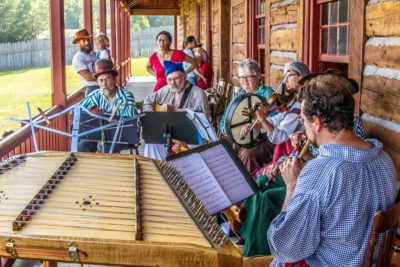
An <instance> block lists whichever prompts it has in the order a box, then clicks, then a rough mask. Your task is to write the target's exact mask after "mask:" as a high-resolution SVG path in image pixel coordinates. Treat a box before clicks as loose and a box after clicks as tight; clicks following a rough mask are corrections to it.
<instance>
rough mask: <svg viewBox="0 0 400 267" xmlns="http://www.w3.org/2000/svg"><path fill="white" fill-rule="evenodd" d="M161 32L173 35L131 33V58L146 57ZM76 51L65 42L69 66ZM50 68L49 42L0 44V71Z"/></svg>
mask: <svg viewBox="0 0 400 267" xmlns="http://www.w3.org/2000/svg"><path fill="white" fill-rule="evenodd" d="M162 30H166V31H169V32H171V34H173V30H174V27H173V26H166V27H158V28H148V29H145V30H141V31H132V33H131V56H132V57H140V56H146V57H148V56H149V55H150V54H151V53H153V52H154V51H155V49H156V40H155V39H156V36H157V33H159V32H160V31H162ZM77 51H78V46H77V45H73V44H72V43H71V40H66V41H65V60H66V63H67V64H71V61H72V57H73V56H74V54H75V53H76V52H77ZM46 66H50V41H49V40H31V41H26V42H18V43H3V44H0V70H16V69H25V68H31V67H46Z"/></svg>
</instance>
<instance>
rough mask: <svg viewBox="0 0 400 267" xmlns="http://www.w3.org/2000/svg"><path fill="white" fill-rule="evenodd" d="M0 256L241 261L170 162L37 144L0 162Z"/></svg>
mask: <svg viewBox="0 0 400 267" xmlns="http://www.w3.org/2000/svg"><path fill="white" fill-rule="evenodd" d="M0 256H1V257H8V258H27V259H41V260H49V261H62V262H80V263H91V264H110V265H130V266H241V265H242V256H241V253H240V252H239V251H238V250H237V249H236V247H235V246H234V245H233V243H232V242H231V241H230V240H229V239H228V238H227V237H226V235H225V234H224V233H223V232H222V230H221V229H220V228H219V226H218V224H217V222H216V219H215V217H213V216H210V215H209V214H208V213H207V212H206V209H205V207H204V206H203V205H202V204H201V202H200V201H199V199H198V198H197V196H196V195H195V194H194V193H193V191H192V190H191V189H190V188H189V186H188V185H187V184H186V182H185V181H184V180H183V179H182V177H181V176H180V174H179V173H178V172H177V171H176V169H175V168H174V167H173V165H171V164H170V163H167V162H156V161H153V160H150V159H147V158H144V157H140V156H134V155H107V154H86V153H64V152H43V153H35V154H30V155H24V156H17V157H14V158H11V159H9V160H7V161H4V162H2V163H0Z"/></svg>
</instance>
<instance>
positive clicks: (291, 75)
mask: <svg viewBox="0 0 400 267" xmlns="http://www.w3.org/2000/svg"><path fill="white" fill-rule="evenodd" d="M293 76H300V75H299V74H297V73H291V74H288V75H286V80H288V81H290V80H292V78H291V77H293Z"/></svg>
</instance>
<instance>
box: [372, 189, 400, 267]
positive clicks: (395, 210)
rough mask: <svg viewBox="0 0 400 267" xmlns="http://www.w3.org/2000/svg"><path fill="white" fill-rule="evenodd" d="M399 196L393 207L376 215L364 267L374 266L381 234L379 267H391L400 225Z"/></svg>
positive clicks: (377, 264)
mask: <svg viewBox="0 0 400 267" xmlns="http://www.w3.org/2000/svg"><path fill="white" fill-rule="evenodd" d="M399 196H400V194H399V195H398V196H397V201H396V203H397V204H395V205H394V206H393V207H391V208H389V209H387V210H385V211H378V212H377V213H375V216H374V222H373V224H372V234H371V237H370V240H369V244H368V249H367V253H366V254H365V261H364V267H369V266H372V263H373V258H374V254H375V250H376V243H377V241H378V240H379V235H380V234H381V241H380V245H379V248H378V249H379V254H378V261H377V263H376V266H377V267H380V266H390V261H391V259H392V254H393V245H394V241H395V238H396V231H397V227H398V226H399V223H400V202H399Z"/></svg>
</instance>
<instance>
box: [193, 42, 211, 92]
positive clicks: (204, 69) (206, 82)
mask: <svg viewBox="0 0 400 267" xmlns="http://www.w3.org/2000/svg"><path fill="white" fill-rule="evenodd" d="M193 51H194V56H195V57H196V58H197V61H198V62H199V66H200V67H199V72H200V73H201V74H202V75H203V76H204V77H205V79H198V81H197V86H198V87H200V88H201V89H203V90H207V89H209V88H211V86H212V85H211V82H212V77H213V69H212V66H211V64H210V62H209V61H208V56H207V54H205V51H204V50H203V49H202V48H201V47H197V48H195V49H193Z"/></svg>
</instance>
